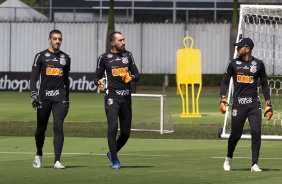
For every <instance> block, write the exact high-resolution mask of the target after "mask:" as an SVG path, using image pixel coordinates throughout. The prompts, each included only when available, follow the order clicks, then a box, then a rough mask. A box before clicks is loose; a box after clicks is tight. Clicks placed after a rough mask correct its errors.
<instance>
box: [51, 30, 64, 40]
mask: <svg viewBox="0 0 282 184" xmlns="http://www.w3.org/2000/svg"><path fill="white" fill-rule="evenodd" d="M52 34H62V33H61V31H59V30H57V29H54V30H52V31H51V32H50V33H49V38H51V36H52Z"/></svg>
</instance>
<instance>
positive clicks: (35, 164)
mask: <svg viewBox="0 0 282 184" xmlns="http://www.w3.org/2000/svg"><path fill="white" fill-rule="evenodd" d="M32 165H33V167H34V168H40V167H41V166H42V156H39V155H36V156H35V158H34V161H33V164H32Z"/></svg>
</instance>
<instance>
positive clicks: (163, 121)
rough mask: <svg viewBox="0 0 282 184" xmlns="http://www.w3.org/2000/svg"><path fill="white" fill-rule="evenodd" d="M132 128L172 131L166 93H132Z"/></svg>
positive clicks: (137, 129)
mask: <svg viewBox="0 0 282 184" xmlns="http://www.w3.org/2000/svg"><path fill="white" fill-rule="evenodd" d="M132 111H133V114H132V127H131V129H132V130H136V131H156V132H160V133H161V134H163V133H171V132H173V124H172V120H171V114H170V109H169V104H168V98H167V96H166V95H154V94H132Z"/></svg>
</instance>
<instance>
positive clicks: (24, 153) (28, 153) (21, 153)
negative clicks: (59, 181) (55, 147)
mask: <svg viewBox="0 0 282 184" xmlns="http://www.w3.org/2000/svg"><path fill="white" fill-rule="evenodd" d="M0 154H19V155H34V154H35V153H34V152H0ZM44 154H45V155H53V154H54V153H45V152H44ZM62 155H94V156H105V155H106V154H99V153H62ZM119 155H122V156H139V157H169V155H138V154H119Z"/></svg>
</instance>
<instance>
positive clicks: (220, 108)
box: [219, 97, 229, 114]
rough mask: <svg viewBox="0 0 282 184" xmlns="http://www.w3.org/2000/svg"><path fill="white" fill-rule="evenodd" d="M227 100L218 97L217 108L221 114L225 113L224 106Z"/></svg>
mask: <svg viewBox="0 0 282 184" xmlns="http://www.w3.org/2000/svg"><path fill="white" fill-rule="evenodd" d="M228 105H229V104H228V102H227V101H226V98H225V97H223V98H220V103H219V110H220V112H221V114H225V113H226V107H227V106H228Z"/></svg>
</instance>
